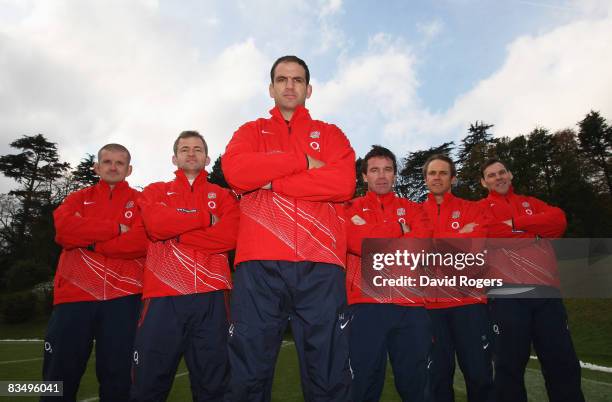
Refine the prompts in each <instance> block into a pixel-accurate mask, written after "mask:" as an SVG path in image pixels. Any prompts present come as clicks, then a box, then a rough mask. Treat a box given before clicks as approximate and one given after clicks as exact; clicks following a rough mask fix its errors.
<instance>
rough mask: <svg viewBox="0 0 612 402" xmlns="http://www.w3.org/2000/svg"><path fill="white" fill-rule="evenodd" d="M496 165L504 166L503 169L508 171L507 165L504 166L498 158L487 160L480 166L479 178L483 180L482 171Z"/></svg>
mask: <svg viewBox="0 0 612 402" xmlns="http://www.w3.org/2000/svg"><path fill="white" fill-rule="evenodd" d="M496 163H501V164H502V165H504V167H505V168H506V170H509V169H508V165H506V163H505V162H502V160H501V159H499V158H489V159H487V160H486V161H485V163H483V164H482V165H480V177H482V178H483V179H484V171H485V170H486V169H487V168H488V167H489V166H491V165H494V164H496Z"/></svg>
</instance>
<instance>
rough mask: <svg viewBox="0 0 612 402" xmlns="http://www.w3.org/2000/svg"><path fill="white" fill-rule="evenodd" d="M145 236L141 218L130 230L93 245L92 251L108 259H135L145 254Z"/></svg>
mask: <svg viewBox="0 0 612 402" xmlns="http://www.w3.org/2000/svg"><path fill="white" fill-rule="evenodd" d="M147 246H148V242H147V234H146V232H145V228H144V225H143V223H142V218H141V217H140V216H139V217H137V218H136V220H135V221H134V223H133V224H132V226H131V227H130V230H128V231H127V232H125V233H122V234H121V235H119V236H117V237H114V238H112V239H110V240H106V241H103V242H98V243H95V246H94V251H95V252H96V253H100V254H102V255H104V256H106V257H109V258H121V259H126V260H127V259H135V258H142V257H144V256H145V255H146V254H147Z"/></svg>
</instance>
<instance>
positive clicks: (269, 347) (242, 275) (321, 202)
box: [222, 56, 355, 401]
mask: <svg viewBox="0 0 612 402" xmlns="http://www.w3.org/2000/svg"><path fill="white" fill-rule="evenodd" d="M270 78H271V83H270V88H269V92H270V96H271V97H272V98H273V99H274V102H275V105H276V106H275V107H274V108H273V109H272V110H270V113H271V115H272V116H271V117H270V118H268V119H264V118H261V119H258V120H256V121H252V122H249V123H246V124H245V125H243V126H242V127H240V128H239V129H238V131H236V132H235V133H234V136H233V137H232V139H231V141H230V142H229V144H228V145H227V148H226V150H225V154H224V156H223V159H222V162H223V172H224V174H225V178H226V179H227V182H228V183H229V184H230V185H231V186H232V187H233V188H234V189H235V191H237V192H239V193H241V194H242V198H241V200H240V211H241V221H240V230H239V234H238V244H237V248H236V264H237V266H236V273H235V275H234V282H235V287H234V290H233V292H232V302H231V312H232V324H231V326H230V339H229V354H230V364H231V376H232V377H231V381H230V394H229V396H228V399H229V400H230V401H254V400H257V401H268V400H270V398H271V388H272V380H273V375H274V366H275V363H276V357H277V355H278V351H279V348H280V345H281V341H282V339H283V334H284V332H285V329H286V326H287V324H288V323H290V324H291V329H292V334H293V337H294V340H295V344H296V348H297V351H298V356H299V360H300V369H301V375H302V390H303V393H304V399H305V400H307V401H316V400H326V401H331V400H334V401H336V400H338V401H345V400H347V399H348V398H349V385H350V372H349V364H348V344H347V337H346V331H345V326H346V320H345V319H344V318H343V317H344V316H343V315H342V312H343V309H344V306H345V304H346V294H345V286H344V280H345V275H344V269H343V267H344V261H345V254H346V239H345V234H344V231H343V228H344V222H343V218H342V216H343V213H342V204H341V203H342V202H343V201H346V200H348V199H350V197H351V196H352V194H353V192H354V189H355V153H354V152H353V149H352V148H351V146H350V144H349V141H348V140H347V138H346V137H345V136H344V134H343V133H342V131H340V129H338V127H336V126H334V125H332V124H328V123H324V122H322V121H318V120H313V119H312V118H311V117H310V114H309V113H308V110H306V108H305V107H304V105H305V102H306V99H307V98H309V97H310V94H311V91H312V88H311V86H310V83H309V80H310V74H309V72H308V67H307V66H306V63H304V61H303V60H301V59H299V58H298V57H295V56H285V57H281V58H280V59H278V60H277V61H276V62H275V63H274V65H273V66H272V69H271V71H270Z"/></svg>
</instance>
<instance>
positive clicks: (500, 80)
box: [439, 14, 612, 136]
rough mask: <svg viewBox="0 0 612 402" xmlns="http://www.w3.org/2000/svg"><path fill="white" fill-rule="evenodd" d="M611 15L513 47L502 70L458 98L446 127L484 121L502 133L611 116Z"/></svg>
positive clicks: (444, 117)
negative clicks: (592, 115)
mask: <svg viewBox="0 0 612 402" xmlns="http://www.w3.org/2000/svg"><path fill="white" fill-rule="evenodd" d="M610 38H612V15H610V14H608V15H607V16H605V17H603V18H602V17H599V18H589V19H581V20H578V21H575V22H571V23H568V24H566V25H563V26H561V27H558V28H556V29H554V30H552V31H550V32H546V33H543V34H541V35H538V36H523V37H520V38H517V39H516V40H514V41H513V42H512V43H511V44H510V45H509V46H508V52H507V58H506V60H505V62H504V64H503V65H502V67H501V68H500V69H499V70H498V71H497V72H496V73H494V74H493V75H491V76H490V77H488V78H486V79H484V80H482V81H481V82H480V83H479V84H478V85H476V87H475V88H473V89H472V90H471V91H469V92H468V93H466V94H465V95H463V96H461V97H459V98H458V99H457V101H456V102H455V104H454V105H453V107H452V108H451V109H450V110H449V111H448V112H447V113H445V114H444V115H442V116H440V119H439V123H440V125H441V126H443V127H446V128H448V129H451V128H452V127H453V126H454V127H458V126H459V127H466V126H467V124H468V122H473V121H474V120H476V119H478V120H484V121H486V122H489V123H494V124H495V125H496V127H495V132H496V133H497V135H504V136H516V135H518V134H525V133H527V132H529V131H531V130H532V129H534V128H535V127H536V126H538V125H540V126H544V127H547V128H550V129H552V130H557V129H562V128H566V127H573V126H574V125H575V124H576V122H577V121H578V120H580V119H582V118H583V117H584V115H585V114H586V113H588V112H589V110H590V109H595V110H601V111H602V112H603V113H604V115H605V116H608V118H609V116H610V115H611V114H612V93H611V92H610V88H612V76H611V75H610V73H609V72H610V71H612V41H611V40H610Z"/></svg>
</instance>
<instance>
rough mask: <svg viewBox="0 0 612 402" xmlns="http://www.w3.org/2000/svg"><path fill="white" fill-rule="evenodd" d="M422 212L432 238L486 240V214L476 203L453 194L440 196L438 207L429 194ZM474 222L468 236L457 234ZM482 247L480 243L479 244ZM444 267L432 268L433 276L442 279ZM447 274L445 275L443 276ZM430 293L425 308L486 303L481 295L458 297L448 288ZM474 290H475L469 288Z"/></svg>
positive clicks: (484, 297)
mask: <svg viewBox="0 0 612 402" xmlns="http://www.w3.org/2000/svg"><path fill="white" fill-rule="evenodd" d="M422 205H423V210H424V211H425V213H427V217H428V218H429V221H430V222H431V224H432V226H433V231H434V237H435V238H438V239H454V238H479V239H484V238H486V237H487V221H486V215H485V213H484V211H483V208H482V206H480V205H479V204H478V202H474V201H468V200H464V199H463V198H458V197H455V196H454V195H453V194H451V193H450V192H449V193H446V194H444V199H443V200H442V203H441V204H439V205H438V203H437V202H436V199H435V197H434V196H433V194H431V193H430V194H428V195H427V200H426V201H425V202H424V203H423V204H422ZM472 222H474V223H477V224H478V226H476V227H475V228H474V231H473V232H471V233H466V234H462V233H459V231H460V230H461V229H462V228H463V227H464V226H465V225H467V224H469V223H472ZM483 246H484V244H483ZM447 269H448V268H440V267H438V268H437V269H436V277H439V278H443V277H444V275H445V272H444V271H445V270H447ZM446 274H447V275H448V273H446ZM431 290H433V292H428V295H429V296H431V297H428V298H427V299H426V303H425V306H426V307H427V308H447V307H456V306H463V305H467V304H475V303H486V302H487V299H486V296H485V295H484V290H483V292H482V293H483V294H482V295H481V296H478V297H458V296H457V294H461V293H456V294H454V292H452V289H447V288H441V289H437V290H436V289H431ZM473 290H474V291H476V289H473Z"/></svg>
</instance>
